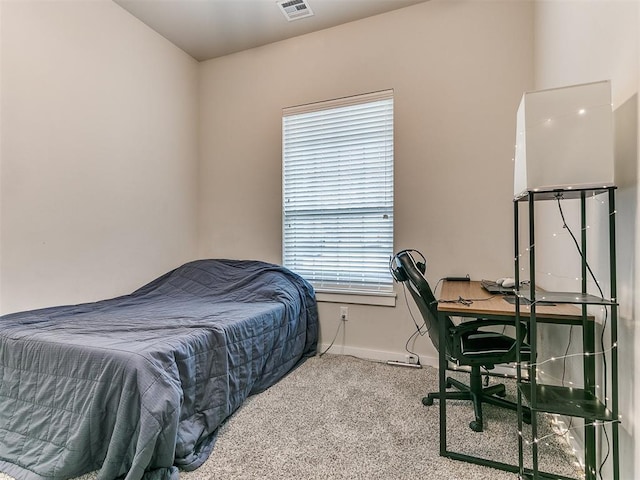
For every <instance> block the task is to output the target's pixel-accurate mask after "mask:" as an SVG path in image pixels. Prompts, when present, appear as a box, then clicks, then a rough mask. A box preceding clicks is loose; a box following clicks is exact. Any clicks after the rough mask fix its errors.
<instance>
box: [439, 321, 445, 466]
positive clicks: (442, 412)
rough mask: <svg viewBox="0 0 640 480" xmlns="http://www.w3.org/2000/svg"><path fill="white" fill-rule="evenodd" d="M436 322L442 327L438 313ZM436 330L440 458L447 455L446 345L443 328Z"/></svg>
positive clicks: (442, 323)
mask: <svg viewBox="0 0 640 480" xmlns="http://www.w3.org/2000/svg"><path fill="white" fill-rule="evenodd" d="M438 317H440V318H438V321H439V322H440V325H444V319H443V318H442V315H441V314H440V313H438ZM438 330H440V332H439V335H440V343H439V345H440V348H439V349H438V359H439V361H438V375H439V378H440V382H439V383H440V386H439V391H440V398H439V400H440V455H441V456H446V454H447V399H446V398H445V396H446V392H447V385H446V381H447V380H446V375H447V358H446V355H445V351H444V350H445V345H446V344H447V343H446V341H447V340H446V336H445V330H446V329H444V328H439V329H438Z"/></svg>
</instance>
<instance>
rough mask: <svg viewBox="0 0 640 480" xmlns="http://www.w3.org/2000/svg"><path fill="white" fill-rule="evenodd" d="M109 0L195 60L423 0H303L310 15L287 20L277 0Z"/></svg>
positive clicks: (266, 42)
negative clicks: (311, 12)
mask: <svg viewBox="0 0 640 480" xmlns="http://www.w3.org/2000/svg"><path fill="white" fill-rule="evenodd" d="M114 1H115V2H116V3H117V4H118V5H120V6H121V7H122V8H124V9H126V10H128V11H129V12H130V13H131V14H132V15H134V16H135V17H137V18H138V19H140V20H141V21H142V22H144V23H146V24H147V25H148V26H149V27H151V28H152V29H154V30H155V31H157V32H158V33H159V34H160V35H162V36H163V37H165V38H167V39H168V40H170V41H171V42H172V43H174V44H175V45H177V46H178V47H180V48H181V49H182V50H184V51H185V52H187V53H188V54H189V55H191V56H192V57H193V58H195V59H196V60H208V59H211V58H215V57H220V56H222V55H227V54H230V53H234V52H239V51H241V50H246V49H248V48H253V47H258V46H261V45H266V44H268V43H272V42H277V41H279V40H284V39H286V38H291V37H295V36H298V35H303V34H305V33H310V32H314V31H317V30H322V29H325V28H330V27H334V26H336V25H340V24H343V23H347V22H352V21H354V20H359V19H361V18H366V17H370V16H372V15H377V14H379V13H384V12H388V11H391V10H396V9H398V8H403V7H407V6H409V5H414V4H416V3H422V2H424V1H428V0H307V3H308V4H309V7H310V8H311V10H312V11H313V13H314V15H313V16H311V17H306V18H300V19H298V20H293V21H291V22H290V21H287V19H286V18H285V17H284V15H283V14H282V12H281V11H280V8H279V7H278V4H277V3H276V0H114ZM381 33H384V32H381Z"/></svg>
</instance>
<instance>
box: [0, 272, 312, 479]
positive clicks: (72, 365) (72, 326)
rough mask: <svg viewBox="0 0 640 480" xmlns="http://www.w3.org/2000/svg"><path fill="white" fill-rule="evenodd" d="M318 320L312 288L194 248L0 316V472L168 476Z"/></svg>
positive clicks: (304, 346)
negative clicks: (125, 279)
mask: <svg viewBox="0 0 640 480" xmlns="http://www.w3.org/2000/svg"><path fill="white" fill-rule="evenodd" d="M317 333H318V316H317V308H316V303H315V297H314V292H313V288H312V287H311V286H310V285H309V284H308V283H307V282H306V281H305V280H303V279H302V278H300V277H299V276H297V275H295V274H293V273H292V272H290V271H289V270H287V269H285V268H283V267H279V266H277V265H272V264H268V263H263V262H257V261H235V260H200V261H196V262H192V263H188V264H186V265H183V266H182V267H179V268H177V269H175V270H173V271H171V272H169V273H167V274H166V275H164V276H162V277H160V278H158V279H157V280H155V281H153V282H151V283H149V284H148V285H146V286H144V287H142V288H140V289H139V290H137V291H135V292H134V293H132V294H131V295H126V296H123V297H118V298H114V299H110V300H104V301H101V302H96V303H90V304H82V305H74V306H64V307H54V308H48V309H42V310H35V311H31V312H21V313H14V314H10V315H5V316H2V317H0V471H4V472H6V473H8V474H9V475H12V476H14V477H16V478H18V479H65V478H71V477H75V476H78V475H81V474H82V473H85V472H88V471H93V470H100V472H99V479H101V480H107V479H114V478H118V477H123V478H126V479H140V478H145V479H149V480H151V479H169V478H172V479H175V478H177V477H178V473H177V472H178V467H179V468H182V469H185V470H192V469H195V468H197V467H198V466H200V465H201V464H202V463H203V462H204V461H205V460H206V459H207V457H208V456H209V454H210V453H211V450H212V448H213V444H214V442H215V437H216V432H217V429H218V427H219V426H220V424H221V423H222V422H223V421H224V420H225V419H226V418H227V417H228V416H229V415H230V414H232V413H233V412H234V411H235V410H236V409H237V408H238V407H239V406H240V405H241V404H242V402H243V401H244V399H245V398H246V397H247V396H248V395H250V394H253V393H257V392H260V391H261V390H264V389H266V388H267V387H269V386H270V385H273V384H274V383H275V382H276V381H278V379H280V378H281V377H282V376H283V375H285V374H286V373H287V372H288V371H289V370H291V369H292V368H293V367H294V366H296V364H298V363H299V362H300V361H301V360H302V359H303V357H304V356H306V355H311V354H314V353H315V350H316V342H317Z"/></svg>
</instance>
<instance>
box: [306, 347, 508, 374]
mask: <svg viewBox="0 0 640 480" xmlns="http://www.w3.org/2000/svg"><path fill="white" fill-rule="evenodd" d="M328 347H329V344H320V345H318V352H324V351H325V350H326V349H327V348H328ZM327 353H331V354H333V355H350V356H352V357H358V358H362V359H364V360H374V361H377V362H387V361H389V360H391V361H392V362H405V361H406V355H407V352H406V351H405V352H392V351H388V350H373V349H370V348H358V347H349V346H343V345H333V346H332V347H331V348H330V349H329V351H328V352H327ZM419 358H420V364H421V365H424V366H429V367H433V368H438V358H437V357H434V356H431V355H425V354H419ZM452 367H453V366H452ZM450 369H451V370H453V369H454V368H450ZM464 369H465V367H459V370H464ZM490 374H491V375H496V376H507V377H514V376H515V374H516V371H515V369H514V368H513V367H510V366H503V365H497V366H496V367H495V368H494V369H493V370H491V372H490Z"/></svg>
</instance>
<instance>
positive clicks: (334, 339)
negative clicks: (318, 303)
mask: <svg viewBox="0 0 640 480" xmlns="http://www.w3.org/2000/svg"><path fill="white" fill-rule="evenodd" d="M343 323H344V321H343V320H340V323H339V324H338V329H337V330H336V334H335V335H334V337H333V340H331V345H329V346H328V347H327V349H326V350H325V351H324V352H322V353H320V354H319V355H318V356H319V357H321V356H323V355H324V354H325V353H327V352H328V351H329V349H330V348H331V347H333V343H334V342H335V341H336V338H338V333H340V328H341V327H342V324H343Z"/></svg>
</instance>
